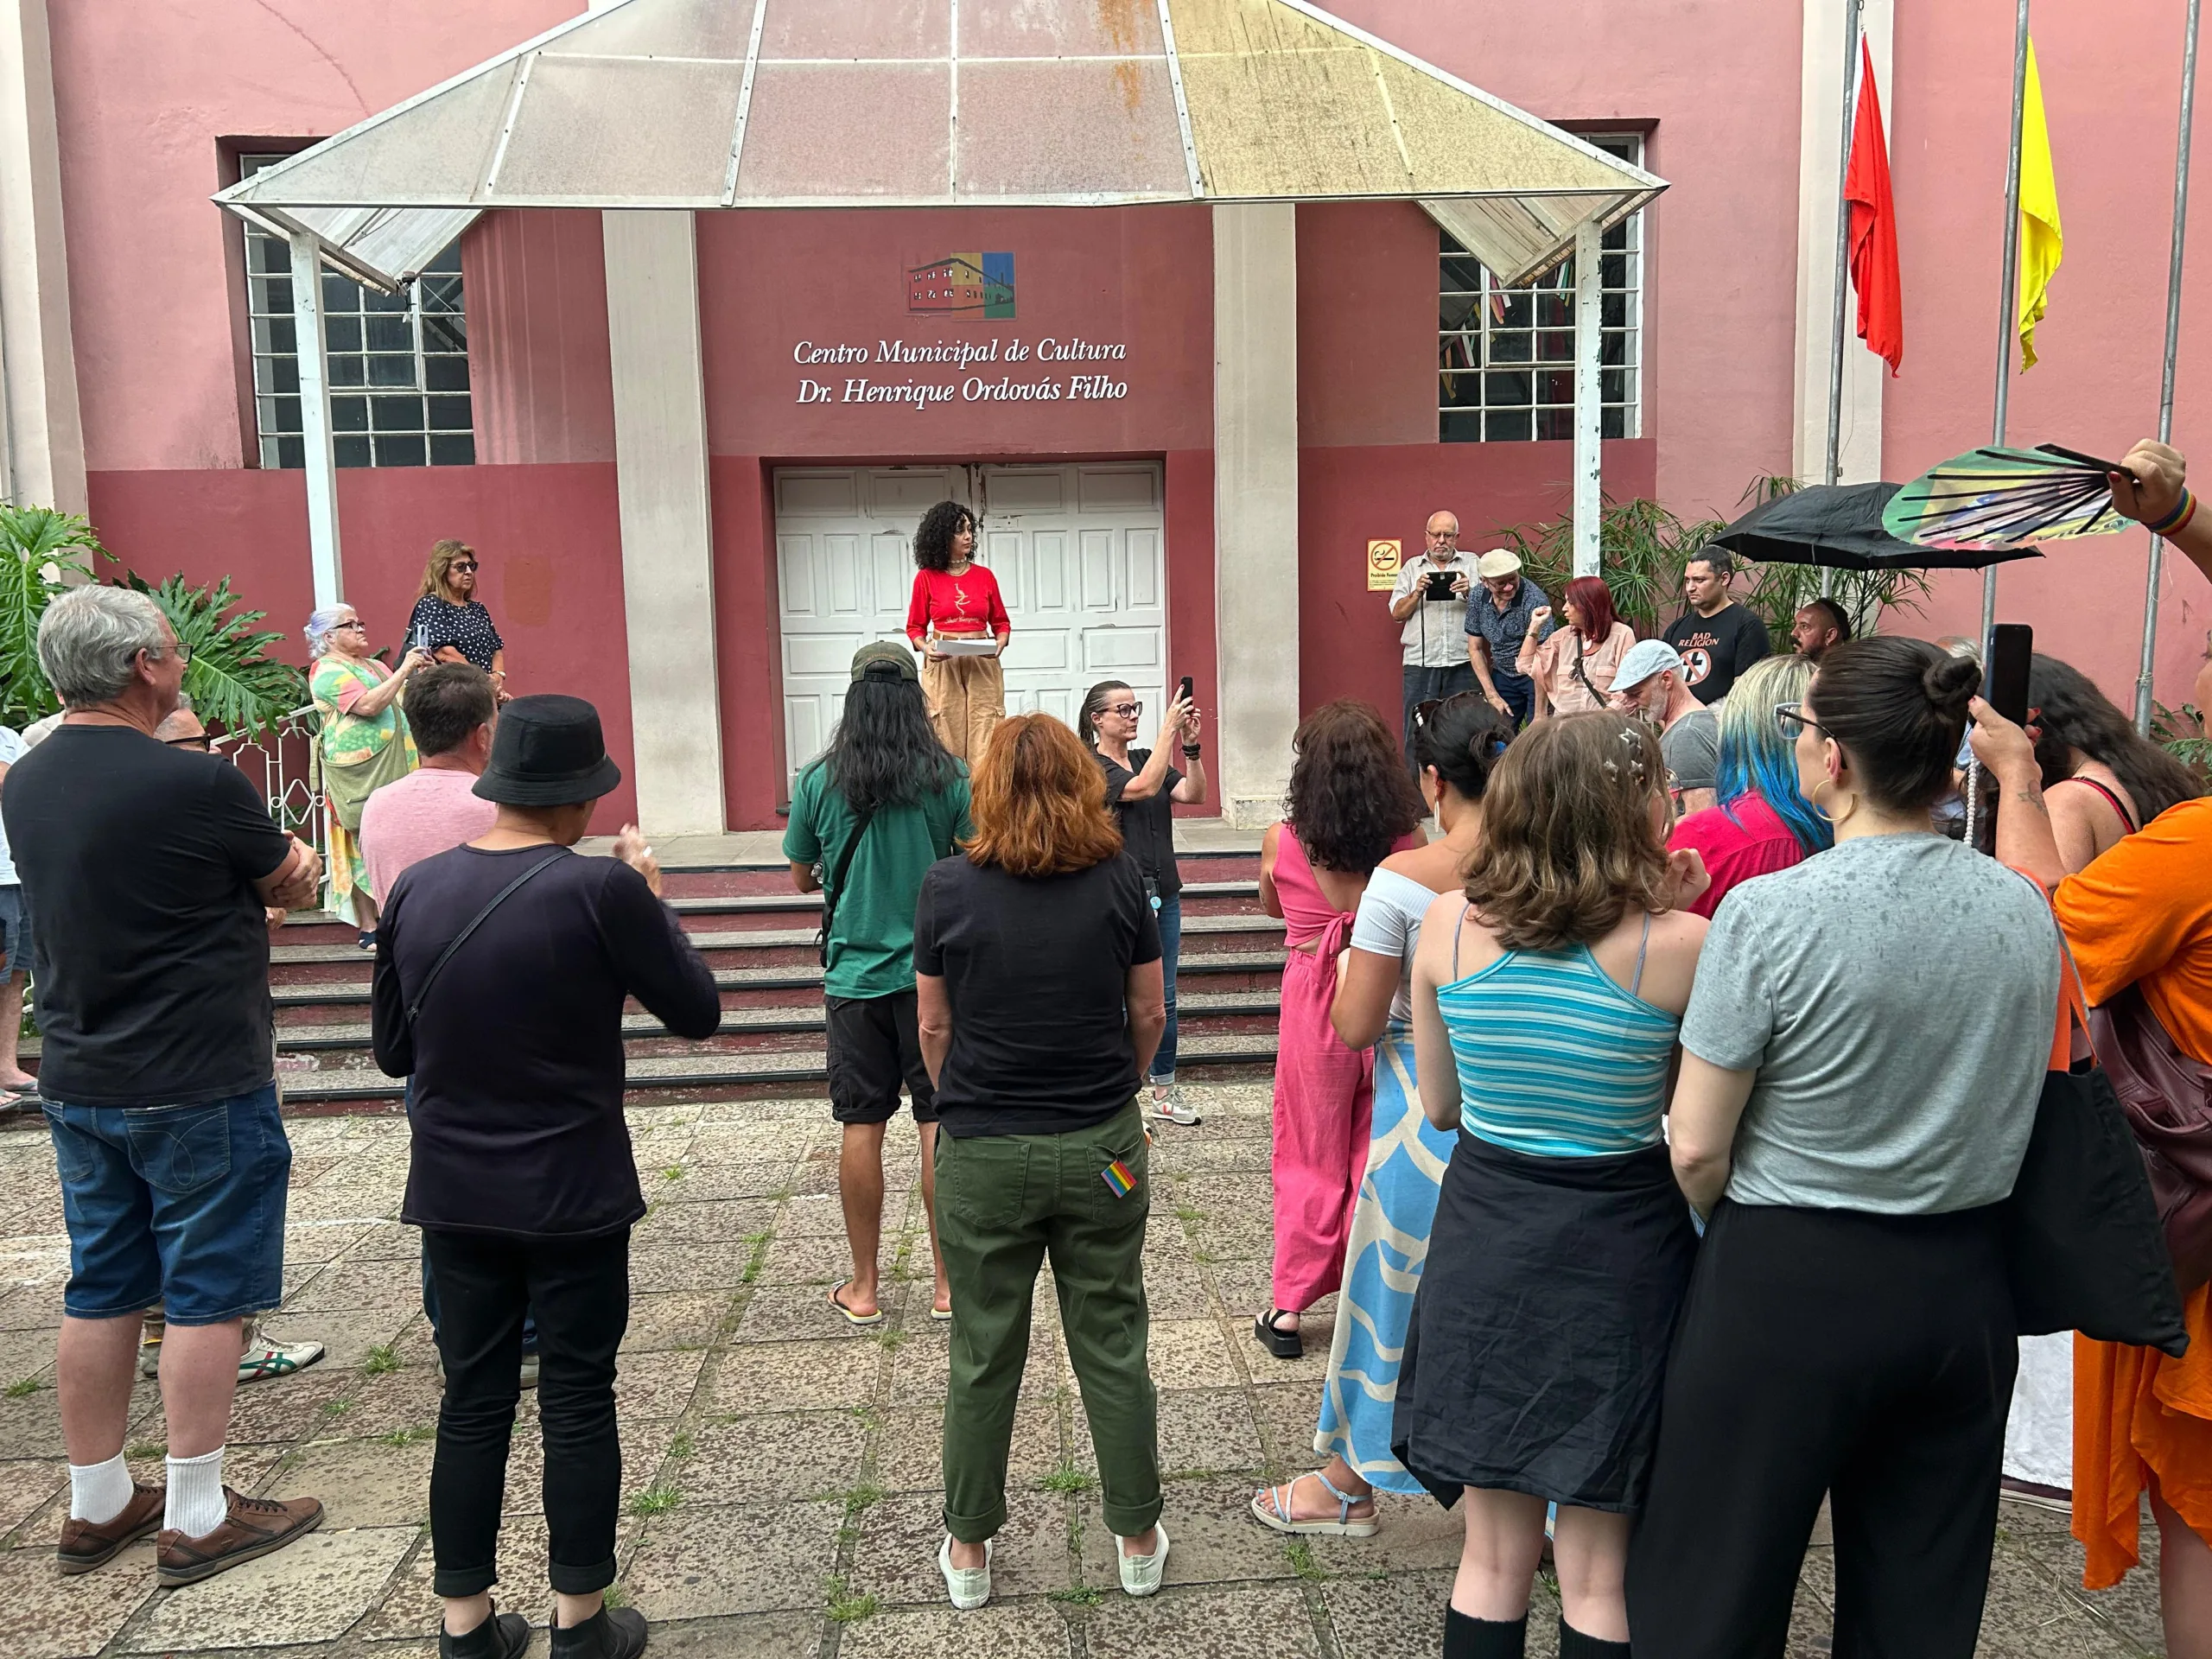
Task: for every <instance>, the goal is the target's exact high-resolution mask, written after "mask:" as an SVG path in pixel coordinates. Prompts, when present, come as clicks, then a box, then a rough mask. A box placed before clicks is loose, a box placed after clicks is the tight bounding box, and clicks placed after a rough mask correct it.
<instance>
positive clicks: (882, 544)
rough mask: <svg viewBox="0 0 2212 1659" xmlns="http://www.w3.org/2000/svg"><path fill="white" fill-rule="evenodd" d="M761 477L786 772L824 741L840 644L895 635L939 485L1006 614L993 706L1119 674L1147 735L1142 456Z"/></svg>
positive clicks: (1152, 586)
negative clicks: (772, 521) (778, 643)
mask: <svg viewBox="0 0 2212 1659" xmlns="http://www.w3.org/2000/svg"><path fill="white" fill-rule="evenodd" d="M775 489H776V577H777V589H778V609H779V613H780V619H781V627H782V632H783V662H784V746H785V757H786V760H787V762H788V766H789V770H790V772H791V773H792V774H796V773H797V772H798V769H799V768H800V767H801V766H804V765H805V764H806V763H807V762H808V761H809V760H812V759H813V758H814V757H815V756H816V755H817V754H819V753H822V751H823V747H825V746H826V745H827V744H828V742H829V734H830V732H831V730H832V729H833V728H835V727H836V723H837V718H838V715H839V714H840V712H841V711H842V709H843V707H844V700H845V688H846V687H847V686H848V685H849V684H850V683H851V679H852V658H853V652H855V651H856V650H858V649H859V648H860V647H861V645H866V644H867V643H868V641H870V640H872V639H904V638H905V637H906V607H907V605H908V603H909V601H911V599H912V594H913V586H914V551H913V542H914V527H915V526H916V525H917V524H919V523H920V522H921V518H922V515H923V514H924V513H925V512H928V511H929V509H930V507H931V505H934V504H935V503H937V502H939V501H944V500H953V501H958V502H961V503H962V504H963V505H966V506H967V507H968V508H969V510H970V511H972V512H974V513H975V514H976V518H977V520H978V521H979V523H980V524H981V525H982V537H981V542H980V545H979V546H978V548H977V550H976V558H977V559H978V561H979V562H981V563H984V564H987V565H988V566H989V567H990V569H991V572H992V574H993V575H995V576H996V577H997V578H998V583H999V591H1000V593H1001V595H1002V596H1003V597H1004V599H1005V601H1006V608H1007V616H1008V618H1009V619H1010V620H1011V621H1012V623H1013V638H1012V640H1011V642H1010V643H1009V644H1008V645H1007V649H1006V657H1005V663H1004V666H1005V673H1006V702H1007V713H1009V714H1025V713H1027V712H1030V711H1032V710H1034V709H1042V710H1044V711H1045V712H1046V713H1047V714H1050V715H1057V716H1058V718H1060V719H1062V720H1065V721H1068V722H1070V723H1071V724H1072V723H1073V722H1074V720H1075V716H1076V712H1077V709H1080V708H1081V707H1082V705H1083V697H1084V692H1086V691H1087V690H1090V687H1091V686H1092V685H1093V684H1095V683H1096V682H1098V681H1100V680H1106V679H1118V680H1125V681H1127V682H1128V684H1129V685H1130V686H1131V687H1132V688H1133V689H1134V690H1135V692H1136V695H1137V696H1138V697H1140V698H1141V699H1142V701H1143V702H1144V704H1145V713H1144V719H1143V726H1144V729H1145V731H1146V733H1147V736H1148V735H1149V734H1150V732H1151V728H1152V722H1153V719H1154V715H1155V714H1156V713H1157V711H1158V710H1159V709H1160V707H1161V706H1162V704H1161V698H1162V693H1163V691H1164V690H1165V689H1166V686H1167V685H1168V684H1169V683H1170V680H1169V677H1168V673H1167V665H1166V633H1167V582H1166V553H1165V549H1164V547H1163V544H1162V543H1163V540H1164V537H1163V536H1162V532H1161V524H1162V519H1161V502H1162V496H1161V485H1160V466H1159V463H1157V462H1156V461H1099V462H1088V463H1071V464H1062V465H1048V466H971V467H941V466H940V467H783V468H780V469H779V470H778V472H777V474H776V480H775Z"/></svg>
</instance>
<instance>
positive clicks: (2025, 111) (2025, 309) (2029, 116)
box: [2019, 40, 2066, 372]
mask: <svg viewBox="0 0 2212 1659" xmlns="http://www.w3.org/2000/svg"><path fill="white" fill-rule="evenodd" d="M2065 252H2066V234H2065V232H2063V231H2062V230H2060V229H2059V228H2058V180H2057V178H2056V175H2053V173H2052V172H2051V170H2050V129H2049V128H2048V127H2047V126H2045V125H2044V118H2043V81H2042V79H2040V78H2039V77H2038V76H2037V73H2036V43H2035V41H2032V40H2031V41H2029V42H2028V84H2027V94H2026V98H2025V99H2024V102H2023V103H2022V105H2021V106H2020V290H2019V291H2020V368H2021V371H2022V372H2026V371H2027V370H2029V369H2032V368H2033V367H2035V365H2036V324H2037V323H2038V322H2040V321H2043V315H2044V312H2045V311H2047V310H2048V309H2050V279H2051V277H2054V276H2055V275H2056V274H2057V271H2058V262H2059V260H2060V259H2061V258H2063V257H2065Z"/></svg>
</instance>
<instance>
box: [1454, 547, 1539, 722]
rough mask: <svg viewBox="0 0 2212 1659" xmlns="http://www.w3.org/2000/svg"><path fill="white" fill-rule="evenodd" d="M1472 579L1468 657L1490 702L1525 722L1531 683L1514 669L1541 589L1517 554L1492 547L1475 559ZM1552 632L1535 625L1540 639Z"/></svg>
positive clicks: (1530, 710) (1532, 700)
mask: <svg viewBox="0 0 2212 1659" xmlns="http://www.w3.org/2000/svg"><path fill="white" fill-rule="evenodd" d="M1475 577H1476V585H1475V588H1474V590H1473V591H1472V592H1471V593H1470V594H1468V595H1467V617H1466V629H1465V632H1466V635H1467V663H1468V665H1469V666H1470V667H1471V668H1472V669H1473V670H1474V671H1475V678H1476V680H1477V681H1478V683H1480V684H1481V686H1482V689H1483V696H1484V698H1485V699H1486V700H1487V701H1488V702H1489V703H1490V706H1491V708H1493V709H1497V712H1498V713H1500V714H1501V715H1504V716H1505V717H1506V718H1507V719H1509V720H1510V721H1512V722H1513V723H1514V725H1515V726H1516V727H1522V726H1526V725H1527V724H1528V723H1529V716H1530V715H1533V714H1534V713H1535V707H1536V683H1535V681H1534V680H1532V679H1530V678H1529V677H1528V676H1527V675H1526V674H1522V673H1521V672H1519V671H1517V670H1516V669H1515V667H1514V664H1516V663H1517V662H1519V661H1520V660H1521V643H1522V640H1523V639H1526V638H1527V637H1528V634H1529V619H1530V618H1531V617H1532V616H1533V615H1534V613H1535V612H1537V611H1539V610H1541V609H1542V608H1543V607H1545V605H1547V604H1548V603H1549V601H1547V600H1546V599H1545V598H1544V590H1543V589H1542V588H1539V587H1537V586H1536V584H1535V582H1531V581H1529V578H1528V577H1526V576H1524V575H1522V574H1521V557H1520V555H1518V554H1516V553H1515V552H1513V551H1511V550H1510V549H1507V548H1503V547H1498V548H1492V549H1491V550H1490V551H1489V552H1487V553H1485V554H1484V555H1483V556H1482V557H1481V558H1480V559H1478V560H1477V561H1476V562H1475ZM1549 632H1551V626H1550V625H1549V624H1548V623H1547V624H1545V625H1544V626H1543V627H1542V628H1541V630H1539V632H1537V635H1536V639H1537V641H1538V643H1539V644H1541V642H1542V640H1543V639H1544V636H1545V635H1546V634H1548V633H1549Z"/></svg>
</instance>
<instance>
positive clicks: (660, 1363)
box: [614, 1349, 707, 1419]
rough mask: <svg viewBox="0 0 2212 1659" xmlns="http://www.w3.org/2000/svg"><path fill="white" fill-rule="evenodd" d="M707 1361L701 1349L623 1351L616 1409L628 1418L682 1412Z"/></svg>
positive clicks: (616, 1380)
mask: <svg viewBox="0 0 2212 1659" xmlns="http://www.w3.org/2000/svg"><path fill="white" fill-rule="evenodd" d="M705 1363H707V1356H706V1352H705V1351H704V1350H702V1349H677V1350H670V1351H662V1352H654V1353H643V1354H624V1355H621V1356H620V1357H619V1358H618V1359H617V1360H616V1362H615V1368H614V1408H615V1410H616V1411H617V1412H619V1413H620V1414H621V1415H622V1416H623V1417H624V1418H626V1419H642V1418H647V1417H680V1416H682V1415H683V1412H684V1409H685V1408H686V1407H688V1406H690V1403H691V1395H692V1392H693V1391H694V1390H695V1389H697V1387H698V1386H699V1370H700V1368H701V1367H702V1366H703V1365H704V1364H705Z"/></svg>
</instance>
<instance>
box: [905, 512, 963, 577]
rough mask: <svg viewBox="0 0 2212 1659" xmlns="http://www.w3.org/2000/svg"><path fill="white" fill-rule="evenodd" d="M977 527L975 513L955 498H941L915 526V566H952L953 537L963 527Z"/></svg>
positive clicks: (932, 567) (935, 568) (919, 567)
mask: <svg viewBox="0 0 2212 1659" xmlns="http://www.w3.org/2000/svg"><path fill="white" fill-rule="evenodd" d="M963 525H964V526H965V527H966V528H968V529H969V530H973V529H975V528H976V515H975V514H974V513H972V512H969V510H968V509H967V508H965V507H963V506H962V505H960V504H959V503H958V502H957V501H940V502H938V504H937V505H935V506H933V507H931V509H930V510H929V511H928V512H925V513H924V514H923V515H922V522H921V523H920V524H917V525H916V526H915V527H914V565H915V568H916V569H921V570H949V569H951V568H952V538H953V537H955V536H957V535H958V534H959V533H960V531H961V529H962V527H963Z"/></svg>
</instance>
